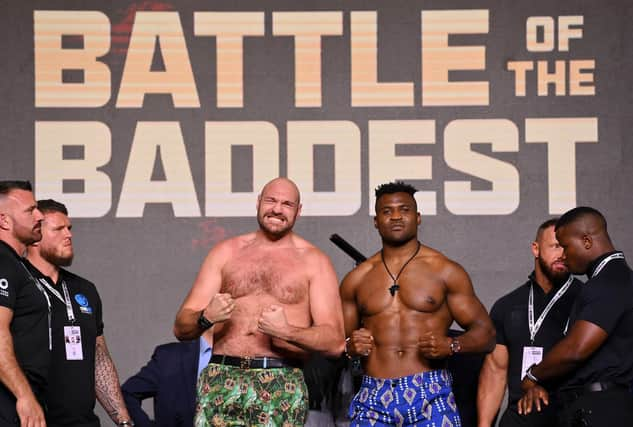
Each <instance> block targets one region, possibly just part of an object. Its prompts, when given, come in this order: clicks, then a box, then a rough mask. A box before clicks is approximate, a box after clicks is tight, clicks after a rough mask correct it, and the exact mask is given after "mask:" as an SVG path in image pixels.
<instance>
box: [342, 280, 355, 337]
mask: <svg viewBox="0 0 633 427" xmlns="http://www.w3.org/2000/svg"><path fill="white" fill-rule="evenodd" d="M356 281H357V278H356V277H355V276H354V275H351V274H348V275H347V276H346V277H345V278H344V279H343V283H341V287H340V295H341V304H342V305H343V322H344V325H345V336H350V334H351V333H352V332H353V331H355V330H356V329H358V326H359V316H358V307H357V306H356V292H355V290H356V285H357V283H356Z"/></svg>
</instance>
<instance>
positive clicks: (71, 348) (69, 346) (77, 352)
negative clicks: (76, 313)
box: [64, 326, 84, 360]
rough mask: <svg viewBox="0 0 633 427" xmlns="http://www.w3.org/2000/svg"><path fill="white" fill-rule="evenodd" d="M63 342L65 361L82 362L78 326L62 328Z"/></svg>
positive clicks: (82, 356) (79, 329)
mask: <svg viewBox="0 0 633 427" xmlns="http://www.w3.org/2000/svg"><path fill="white" fill-rule="evenodd" d="M64 342H65V343H66V360H84V355H83V352H82V350H81V328H80V327H79V326H64Z"/></svg>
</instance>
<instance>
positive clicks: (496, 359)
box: [484, 344, 510, 372]
mask: <svg viewBox="0 0 633 427" xmlns="http://www.w3.org/2000/svg"><path fill="white" fill-rule="evenodd" d="M509 362H510V354H509V353H508V347H506V346H505V345H502V344H497V345H495V348H494V349H493V350H492V351H491V352H490V353H488V354H487V355H486V358H485V362H484V363H488V364H489V365H490V366H491V367H492V368H494V370H495V371H503V372H507V370H508V364H509Z"/></svg>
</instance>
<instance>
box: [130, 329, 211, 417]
mask: <svg viewBox="0 0 633 427" xmlns="http://www.w3.org/2000/svg"><path fill="white" fill-rule="evenodd" d="M212 343H213V329H209V330H207V331H206V332H205V333H204V334H203V335H202V336H201V337H200V338H198V339H197V340H194V341H185V342H175V343H169V344H163V345H159V346H158V347H156V349H155V350H154V354H153V355H152V358H151V360H150V361H149V362H148V363H147V365H145V366H144V367H143V368H142V369H141V370H140V371H139V372H138V373H137V374H136V375H133V376H132V377H130V378H129V379H128V380H127V381H126V382H125V384H123V386H122V387H121V388H122V390H123V398H124V399H125V404H126V406H127V408H128V412H129V413H130V416H131V417H132V420H134V423H135V424H136V427H149V426H164V427H178V426H182V427H190V426H192V425H193V417H194V414H195V406H196V382H197V380H198V375H199V373H200V371H201V370H202V369H203V368H204V367H206V366H207V364H208V363H209V358H210V357H211V345H212ZM150 397H151V398H153V399H154V421H152V420H151V419H150V417H149V416H148V415H147V414H146V413H145V411H143V408H142V406H141V403H142V401H143V399H147V398H150Z"/></svg>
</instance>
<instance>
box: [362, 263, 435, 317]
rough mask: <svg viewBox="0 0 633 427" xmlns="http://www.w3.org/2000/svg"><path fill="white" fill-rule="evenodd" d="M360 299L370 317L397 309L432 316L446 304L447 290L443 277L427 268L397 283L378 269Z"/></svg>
mask: <svg viewBox="0 0 633 427" xmlns="http://www.w3.org/2000/svg"><path fill="white" fill-rule="evenodd" d="M357 300H358V302H359V305H360V307H361V311H362V312H363V314H364V315H366V316H372V315H375V314H378V313H381V312H383V311H386V310H394V309H395V310H397V311H399V310H405V311H418V312H427V313H432V312H435V311H437V310H438V309H440V308H441V307H442V306H443V305H444V303H445V300H446V288H445V285H444V282H443V281H442V280H441V279H440V278H439V277H437V276H436V275H434V274H432V273H430V272H428V271H424V270H423V269H411V270H409V271H404V272H403V273H402V274H401V275H400V276H399V277H398V280H397V281H395V280H394V278H392V277H390V276H389V275H388V274H387V273H386V272H384V271H382V270H381V269H380V268H378V269H376V270H374V271H372V272H370V273H369V274H368V275H367V277H366V280H365V281H364V283H363V285H362V286H361V287H360V289H359V290H358V293H357Z"/></svg>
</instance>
